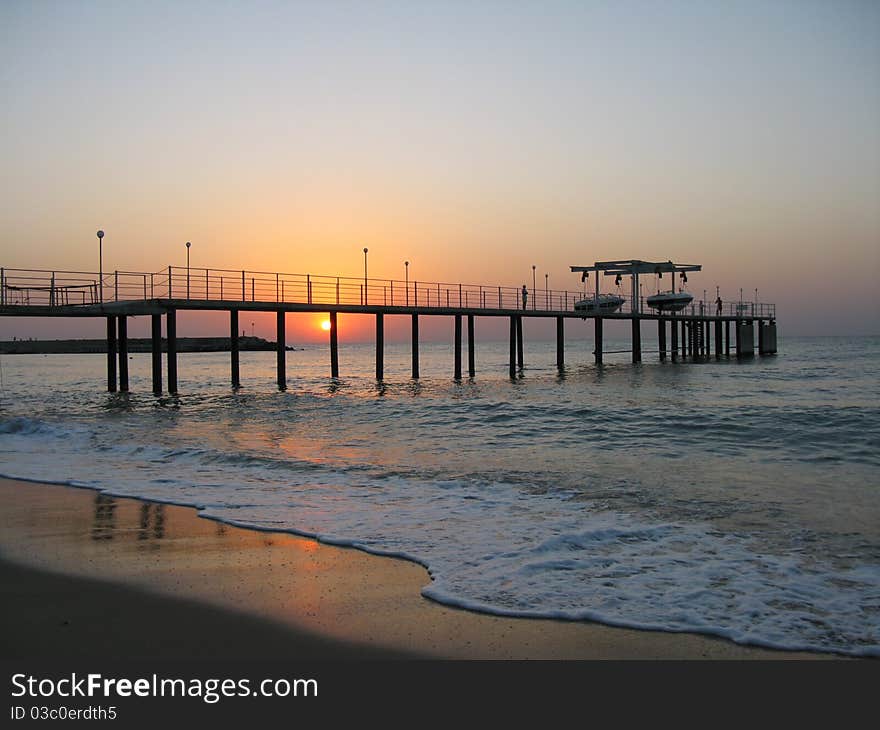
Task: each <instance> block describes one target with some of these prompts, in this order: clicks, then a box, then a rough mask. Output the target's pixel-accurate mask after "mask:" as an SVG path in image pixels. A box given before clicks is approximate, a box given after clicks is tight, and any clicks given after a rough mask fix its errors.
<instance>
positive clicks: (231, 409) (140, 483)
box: [0, 337, 880, 656]
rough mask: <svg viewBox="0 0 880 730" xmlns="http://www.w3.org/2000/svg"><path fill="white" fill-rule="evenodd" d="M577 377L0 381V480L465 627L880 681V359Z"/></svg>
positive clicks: (187, 362) (430, 352)
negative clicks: (732, 652) (307, 556)
mask: <svg viewBox="0 0 880 730" xmlns="http://www.w3.org/2000/svg"><path fill="white" fill-rule="evenodd" d="M628 344H629V343H628V339H622V340H620V341H615V340H614V339H613V338H610V339H608V340H607V341H606V348H607V349H608V350H610V351H614V352H611V353H609V354H608V355H606V361H605V363H604V364H603V365H601V366H597V365H595V364H594V362H593V357H592V354H591V353H592V342H591V341H590V338H577V339H574V338H573V339H571V340H569V341H568V342H567V344H566V369H565V370H564V372H563V373H559V372H557V370H556V366H555V362H556V361H555V342H540V341H529V340H527V341H526V347H525V368H524V370H523V371H522V373H521V374H520V375H518V376H517V377H516V378H513V379H512V378H511V377H510V376H509V374H508V367H507V358H508V346H507V343H506V342H494V343H493V342H482V341H479V340H478V341H477V352H476V359H477V374H476V377H474V378H472V379H471V378H467V377H465V378H464V379H463V380H461V381H455V380H454V379H453V377H452V364H453V363H452V348H451V346H450V344H448V343H434V344H431V343H426V342H423V343H422V345H421V374H422V377H421V378H420V379H419V380H413V379H411V378H410V371H409V362H410V350H409V346H408V345H407V344H387V345H386V355H385V380H384V381H383V382H381V383H379V382H377V381H376V379H375V374H374V372H375V371H374V359H373V358H374V353H373V346H372V345H368V344H363V345H354V344H342V345H341V346H340V371H341V375H342V377H341V378H339V379H336V380H334V379H331V378H330V377H329V352H328V348H327V347H326V345H304V346H302V347H297V349H295V350H294V351H291V352H288V353H287V373H288V381H289V382H288V389H287V390H285V391H279V390H278V389H277V387H275V384H274V381H275V354H274V353H272V352H247V353H242V354H241V374H242V387H241V389H240V390H237V391H233V390H232V389H231V388H230V386H229V355H228V353H192V354H181V355H179V373H180V375H179V378H180V386H179V387H180V393H179V394H178V395H177V396H176V397H172V396H169V395H165V396H162V397H155V396H153V395H152V394H151V393H150V390H151V381H150V355H149V354H134V355H132V356H131V364H130V369H131V393H130V394H120V393H116V394H111V393H107V392H106V385H105V382H106V381H105V377H106V375H105V357H104V356H103V355H3V356H0V473H2V474H3V475H4V476H9V477H16V478H21V479H28V480H35V481H46V482H55V483H64V484H70V485H74V486H81V487H91V488H94V489H98V490H104V491H105V492H107V493H109V494H112V495H123V496H133V497H143V498H148V499H151V500H158V501H163V502H168V503H174V504H181V505H191V506H194V507H197V508H198V509H199V510H201V514H202V515H204V516H205V517H209V518H212V519H215V520H221V521H223V522H227V523H230V524H233V525H239V526H248V527H254V528H259V529H262V530H278V531H287V532H291V533H296V534H300V535H306V536H313V537H315V538H317V539H318V540H320V541H322V542H325V543H329V544H333V545H345V546H352V547H355V548H358V549H361V550H365V551H368V552H370V553H376V554H380V555H393V556H401V557H404V558H408V559H410V560H413V561H416V562H418V563H420V564H422V565H424V566H425V567H426V568H427V569H428V571H429V573H430V582H429V583H428V584H427V585H425V586H424V588H423V590H422V593H423V594H424V596H425V597H427V598H428V599H430V600H434V601H438V602H440V603H443V604H447V605H450V606H457V607H461V608H464V609H469V610H472V611H479V612H485V613H491V614H499V615H504V616H531V617H547V618H555V619H564V620H570V621H592V622H601V623H604V624H609V625H614V626H624V627H633V628H637V629H650V630H659V631H669V632H697V633H700V634H709V635H714V636H720V637H725V638H727V639H729V640H732V641H734V642H738V643H742V644H752V645H758V646H764V647H777V648H780V649H793V650H817V651H828V652H835V653H840V654H845V655H861V656H880V468H878V467H880V338H877V337H862V338H795V337H781V338H780V351H779V354H778V355H776V356H771V357H755V358H753V359H747V360H745V359H744V360H737V359H736V358H735V357H734V358H726V357H722V358H721V359H718V360H716V359H715V358H714V356H713V357H711V358H709V359H708V360H706V361H705V362H690V361H686V362H670V361H668V360H667V361H665V362H661V361H660V360H659V358H658V356H657V353H656V343H653V345H652V343H650V342H649V341H646V342H645V344H644V348H645V352H644V361H643V362H642V363H641V364H639V365H633V364H632V363H631V362H630V357H629V353H628V352H626V350H627V348H628Z"/></svg>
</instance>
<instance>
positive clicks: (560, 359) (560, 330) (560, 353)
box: [556, 317, 565, 371]
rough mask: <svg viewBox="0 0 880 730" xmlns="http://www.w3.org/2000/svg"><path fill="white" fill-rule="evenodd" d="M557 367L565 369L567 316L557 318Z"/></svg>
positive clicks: (560, 369)
mask: <svg viewBox="0 0 880 730" xmlns="http://www.w3.org/2000/svg"><path fill="white" fill-rule="evenodd" d="M556 369H557V370H559V371H562V370H565V318H564V317H557V318H556Z"/></svg>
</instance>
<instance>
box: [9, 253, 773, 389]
mask: <svg viewBox="0 0 880 730" xmlns="http://www.w3.org/2000/svg"><path fill="white" fill-rule="evenodd" d="M700 268H701V267H699V266H698V265H695V266H691V265H682V264H673V263H672V262H671V261H667V262H647V261H638V260H628V261H613V262H596V263H595V264H594V265H592V266H572V267H571V270H572V271H573V272H581V273H582V277H583V279H584V280H586V278H587V277H589V275H590V273H592V274H593V276H594V278H595V287H594V290H595V296H596V297H597V301H598V295H599V288H600V287H599V276H600V274H601V275H603V276H614V277H615V279H616V281H617V283H618V284H619V283H620V282H621V279H622V277H624V276H627V277H629V278H630V279H631V283H632V287H631V296H630V297H629V298H628V299H627V300H626V301H625V302H623V303H622V304H621V305H620V306H619V308H617V309H616V310H615V311H586V310H584V309H580V310H578V309H575V305H576V304H577V303H578V302H583V301H584V300H586V299H589V297H590V296H593V295H591V294H590V293H588V292H587V290H586V285H585V287H584V290H583V291H580V292H576V291H569V290H552V289H549V288H546V289H539V288H536V287H533V288H532V289H526V290H525V296H524V295H523V293H524V292H523V289H520V288H517V287H505V286H488V285H473V284H461V283H456V284H450V283H442V282H422V281H409V280H406V281H399V280H392V279H368V278H366V277H364V278H351V277H338V276H336V277H334V276H314V275H310V274H283V273H277V272H271V273H270V272H260V271H248V270H235V271H232V270H223V269H210V268H198V269H197V268H189V267H176V266H168V267H166V268H165V269H162V270H161V271H158V272H152V273H149V272H146V273H145V272H132V271H114V272H112V273H107V274H103V273H95V272H75V271H48V270H25V269H9V268H0V316H17V317H103V318H105V319H106V324H107V337H106V342H107V346H106V353H107V390H108V391H111V392H115V391H117V390H120V391H123V392H124V391H127V390H128V388H129V384H128V354H129V340H128V317H133V316H149V317H151V347H150V350H151V352H152V384H153V392H154V393H155V394H157V395H160V394H162V393H163V377H162V376H163V372H162V352H163V351H165V352H166V372H165V374H166V376H167V381H166V384H167V391H168V392H169V393H176V392H177V386H178V370H177V353H178V337H177V313H178V312H184V311H222V312H228V313H229V349H230V383H231V386H232V387H233V388H238V387H239V386H240V368H239V351H240V342H239V335H240V333H241V330H240V328H239V315H240V313H242V312H273V313H275V315H276V341H275V350H276V352H277V366H276V367H277V386H278V388H280V389H282V390H283V389H285V388H286V387H287V372H286V349H285V342H286V337H285V316H286V314H287V313H288V312H313V313H324V314H327V315H328V318H329V321H330V329H329V332H328V337H329V349H330V362H329V370H330V376H331V377H332V378H338V377H339V340H338V315H339V314H367V315H372V316H374V317H375V345H376V347H375V360H376V378H377V379H378V380H382V379H383V377H384V341H385V319H384V318H385V316H386V315H405V316H409V317H411V321H412V329H411V332H412V334H411V348H412V372H411V375H412V377H413V378H418V377H419V318H420V317H424V316H447V317H452V318H453V332H452V333H451V334H452V342H453V357H452V368H451V370H452V375H453V377H454V378H455V379H457V380H458V379H461V378H462V373H463V369H462V365H463V362H462V337H463V336H466V337H467V374H468V377H471V378H473V377H475V376H476V372H477V369H476V348H475V338H476V318H477V317H505V318H508V320H509V332H510V335H509V340H510V356H509V373H510V376H511V377H512V378H513V377H517V374H518V373H520V372H521V371H522V370H523V367H524V362H523V360H524V358H523V349H524V347H523V327H522V320H523V318H524V317H532V318H553V319H555V324H556V366H557V368H558V369H559V370H560V371H562V370H564V368H565V344H564V343H565V320H566V319H575V318H580V319H592V320H593V321H594V343H595V344H594V358H595V362H596V363H597V364H601V363H602V360H603V354H604V350H603V347H604V345H603V323H604V321H605V320H628V321H630V322H631V332H632V347H631V353H632V361H633V363H638V362H641V360H642V346H641V336H642V325H643V324H645V323H653V322H656V326H657V335H658V342H659V358H660V360H666V359H667V358H669V359H670V360H672V361H680V360H686V359H687V360H692V361H700V360H705V359H707V358H710V357H714V358H716V359H720V358H721V357H731V351H732V350H733V352H734V356H735V357H737V358H745V357H753V356H754V355H755V351H756V347H755V338H756V333H755V328H756V326H757V344H758V346H757V352H758V354H759V355H773V354H775V353H776V349H777V348H776V307H775V305H773V304H764V303H758V302H744V301H736V302H724V303H723V304H720V305H716V304H709V303H707V302H705V301H701V302H694V303H692V304H690V305H689V306H687V307H685V308H684V309H681V310H680V311H662V310H661V311H651V309H650V307H649V306H648V303H647V302H646V300H647V299H649V298H650V297H643V296H642V295H641V292H640V286H639V277H640V276H643V275H645V274H652V273H653V274H657V275H659V276H662V274H663V273H667V275H669V276H671V277H672V279H673V281H674V280H675V276H676V274H678V275H679V276H680V277H682V278H683V280H684V281H685V282H686V272H687V271H698V270H700ZM673 290H674V286H673ZM163 317H164V318H165V332H166V337H165V341H164V343H163V338H162V336H161V333H162V318H163ZM463 318H466V326H464V327H463V324H465V322H463ZM652 326H653V325H652ZM731 329H733V341H731ZM667 334H668V336H667ZM713 335H714V337H713Z"/></svg>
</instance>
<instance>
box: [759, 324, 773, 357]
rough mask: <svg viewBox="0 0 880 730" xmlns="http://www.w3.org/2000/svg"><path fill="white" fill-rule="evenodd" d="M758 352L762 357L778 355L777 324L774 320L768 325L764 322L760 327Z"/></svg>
mask: <svg viewBox="0 0 880 730" xmlns="http://www.w3.org/2000/svg"><path fill="white" fill-rule="evenodd" d="M758 352H760V353H761V354H762V355H775V354H776V322H775V321H774V320H772V319H771V320H770V321H769V322H767V324H764V322H763V321H762V322H761V323H760V324H759V325H758Z"/></svg>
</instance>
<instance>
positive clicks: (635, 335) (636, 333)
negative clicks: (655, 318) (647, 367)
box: [632, 317, 642, 362]
mask: <svg viewBox="0 0 880 730" xmlns="http://www.w3.org/2000/svg"><path fill="white" fill-rule="evenodd" d="M632 361H633V362H641V361H642V320H640V319H639V318H638V317H633V319H632Z"/></svg>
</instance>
